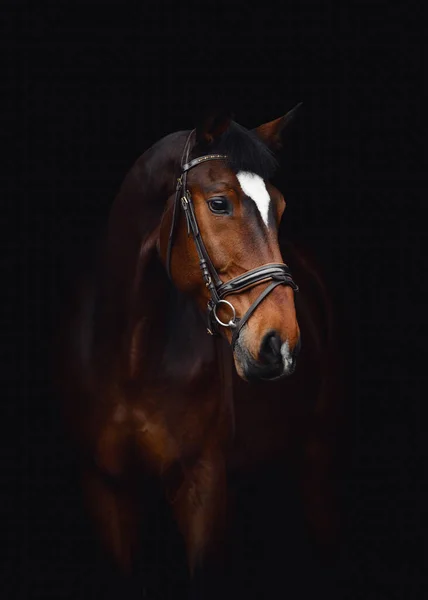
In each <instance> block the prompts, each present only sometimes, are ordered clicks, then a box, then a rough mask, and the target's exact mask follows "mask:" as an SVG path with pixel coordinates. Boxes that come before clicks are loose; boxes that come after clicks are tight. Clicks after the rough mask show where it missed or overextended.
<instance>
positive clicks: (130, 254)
mask: <svg viewBox="0 0 428 600" xmlns="http://www.w3.org/2000/svg"><path fill="white" fill-rule="evenodd" d="M297 108H298V107H296V108H294V109H292V110H291V111H289V112H287V113H286V114H285V115H284V116H282V117H280V118H278V119H275V120H273V121H270V122H267V123H264V124H262V125H260V126H258V127H255V128H253V129H247V128H245V127H243V126H242V125H240V124H238V123H237V122H236V121H234V120H233V119H234V116H233V115H232V114H231V113H230V112H229V111H227V110H223V109H222V110H220V109H217V110H213V111H211V112H209V113H207V114H206V115H205V116H204V117H203V118H200V119H199V120H197V122H196V123H195V127H194V129H192V130H181V131H177V132H174V133H171V134H169V135H166V136H165V137H163V138H162V139H160V140H159V141H157V142H156V143H154V144H153V145H152V146H151V147H150V148H149V149H147V150H146V151H145V152H144V153H143V154H142V155H141V156H140V157H139V158H138V159H137V160H136V162H135V164H134V165H133V166H132V168H131V169H130V171H129V172H128V174H127V175H126V177H125V179H124V182H123V184H122V186H121V188H120V190H119V192H118V194H117V196H116V198H115V200H114V203H113V206H112V208H111V211H110V215H109V219H108V223H107V227H106V233H105V237H104V239H103V242H102V244H101V246H100V249H99V251H98V253H97V254H96V258H95V259H94V264H95V267H94V269H93V271H91V272H90V274H89V275H88V276H82V278H81V280H80V281H79V282H78V284H76V286H75V294H74V296H73V297H70V298H69V301H68V304H67V308H66V311H65V316H64V319H63V325H64V326H63V328H62V329H61V335H60V343H59V346H58V353H57V356H58V369H57V370H58V373H59V382H60V389H61V397H62V403H63V408H64V417H65V420H66V425H67V428H68V431H69V434H70V439H71V441H72V444H73V448H74V449H75V451H76V456H77V458H78V461H79V465H80V468H81V473H82V489H83V493H84V495H85V498H86V502H87V507H88V510H89V513H90V514H91V516H92V518H93V522H94V524H95V527H96V529H97V531H98V534H99V537H100V540H101V541H102V543H103V544H104V547H105V548H106V549H107V551H108V552H109V553H110V555H111V556H112V558H113V560H114V561H115V564H117V565H118V567H119V569H120V570H121V572H123V573H124V574H125V575H127V576H132V573H134V572H135V570H136V568H137V566H136V565H137V562H138V561H137V557H138V552H139V548H140V546H141V543H142V541H141V537H142V538H144V532H145V529H146V528H145V523H146V524H147V523H148V521H149V520H150V514H147V513H145V509H144V507H145V506H146V505H147V504H146V500H148V498H149V497H150V494H151V493H152V490H153V489H154V487H155V486H157V489H159V490H160V492H161V498H162V501H163V502H164V503H165V506H167V507H168V511H169V513H168V514H170V515H171V518H172V519H173V521H174V523H175V524H176V526H177V528H178V531H179V532H180V535H181V539H182V540H183V547H184V549H185V560H186V564H187V569H188V577H189V582H190V583H189V590H190V591H189V593H190V596H191V597H192V598H208V597H209V596H210V593H211V592H212V590H213V589H214V588H215V586H214V582H216V581H218V580H220V579H221V578H220V573H221V572H222V566H221V565H222V564H223V562H222V561H224V557H225V556H226V555H227V551H226V549H225V547H226V546H227V538H228V531H229V529H230V527H229V524H230V522H231V521H232V522H233V498H232V496H233V493H232V491H231V490H232V488H233V482H234V481H239V478H240V477H243V478H245V477H250V478H251V477H252V476H253V477H256V478H257V476H258V475H257V474H258V473H262V472H263V470H264V469H267V468H268V467H269V465H271V466H272V465H274V467H273V468H274V469H277V472H278V473H281V476H280V478H281V477H282V474H284V473H287V472H290V473H291V472H293V473H294V472H295V473H297V477H296V482H297V487H298V489H299V494H300V496H299V497H300V498H301V502H302V505H303V507H304V513H305V515H306V521H307V523H308V526H309V527H310V529H311V531H312V532H313V535H314V539H315V540H317V542H316V543H319V544H320V545H321V547H328V546H329V544H330V543H331V542H332V540H334V539H335V536H336V535H337V530H338V512H337V509H336V508H335V501H334V486H333V485H332V469H333V465H334V440H335V436H336V433H337V423H338V414H339V412H340V409H339V408H338V407H340V405H341V400H342V394H341V391H340V386H339V385H338V381H339V376H338V375H339V366H338V365H339V362H338V352H337V346H336V341H335V320H334V316H333V311H332V306H331V300H330V298H329V294H328V290H327V286H326V284H325V282H324V280H323V277H322V275H321V274H320V269H319V268H318V266H317V265H316V263H315V261H313V259H312V258H311V256H310V255H309V254H308V253H307V252H306V253H305V250H303V249H302V248H300V247H298V246H297V245H296V244H293V243H290V242H287V241H284V240H281V239H280V238H279V236H278V231H279V226H280V224H281V221H282V218H283V214H284V211H285V208H286V202H285V199H284V196H283V194H282V193H281V192H280V191H279V189H277V188H276V187H275V186H274V185H273V184H272V183H271V181H270V180H271V179H272V177H273V175H274V174H275V172H276V170H277V168H278V159H277V155H278V152H279V151H280V150H281V148H282V146H283V143H284V139H285V138H286V132H287V131H288V125H289V124H290V123H291V122H292V121H293V119H294V117H295V114H296V111H297ZM285 260H286V261H287V262H284V261H285ZM88 261H89V259H88ZM231 507H232V508H231ZM231 514H232V516H230V515H231Z"/></svg>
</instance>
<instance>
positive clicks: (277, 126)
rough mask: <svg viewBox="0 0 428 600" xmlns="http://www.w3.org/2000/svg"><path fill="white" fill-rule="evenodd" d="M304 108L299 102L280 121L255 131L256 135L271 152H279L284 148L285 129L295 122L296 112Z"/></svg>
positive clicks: (266, 124) (276, 120) (257, 128)
mask: <svg viewBox="0 0 428 600" xmlns="http://www.w3.org/2000/svg"><path fill="white" fill-rule="evenodd" d="M301 106H302V102H299V104H297V105H296V106H295V107H294V108H292V109H291V110H290V111H288V113H287V114H285V115H284V116H282V117H279V119H275V120H274V121H269V123H264V125H259V127H256V128H255V129H253V131H254V133H256V134H257V136H258V137H259V138H260V139H261V140H262V141H263V142H264V143H265V144H266V146H268V147H269V148H270V149H271V150H274V151H278V150H281V148H282V135H283V133H284V130H285V128H286V127H287V126H288V125H289V124H290V123H291V122H292V121H293V120H294V118H295V116H296V112H297V111H298V109H299V108H300V107H301Z"/></svg>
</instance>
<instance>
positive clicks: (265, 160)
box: [210, 121, 278, 179]
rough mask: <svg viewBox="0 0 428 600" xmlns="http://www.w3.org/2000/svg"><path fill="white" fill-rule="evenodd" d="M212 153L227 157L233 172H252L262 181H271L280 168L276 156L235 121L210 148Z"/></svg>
mask: <svg viewBox="0 0 428 600" xmlns="http://www.w3.org/2000/svg"><path fill="white" fill-rule="evenodd" d="M211 152H212V153H216V154H225V155H227V162H228V164H229V166H230V168H231V169H233V171H235V172H238V171H251V172H253V173H256V174H257V175H260V177H262V179H270V178H271V177H272V176H273V174H274V173H275V170H276V168H277V167H278V163H277V160H276V158H275V156H274V155H273V153H272V152H271V151H270V150H269V148H268V147H267V146H266V145H265V144H264V143H263V142H262V141H261V140H260V138H259V137H257V135H256V134H255V133H254V132H253V131H251V130H249V129H246V128H245V127H242V125H239V124H238V123H235V121H232V122H231V124H230V126H229V128H228V129H227V130H226V131H225V132H224V133H223V134H222V135H221V136H220V137H219V138H218V139H217V140H215V142H214V143H213V144H212V145H211V146H210V153H211Z"/></svg>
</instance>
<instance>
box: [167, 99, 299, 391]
mask: <svg viewBox="0 0 428 600" xmlns="http://www.w3.org/2000/svg"><path fill="white" fill-rule="evenodd" d="M294 112H295V109H293V110H292V111H290V112H289V113H287V114H286V115H285V116H283V117H280V118H279V119H276V120H274V121H271V122H269V123H265V124H263V125H260V126H259V127H257V128H255V129H252V130H248V129H245V128H244V127H242V126H240V125H239V124H237V123H236V122H234V121H233V120H232V117H231V115H230V114H228V113H227V112H225V111H223V112H218V113H214V114H213V113H211V114H209V115H208V116H207V117H206V118H204V119H202V120H201V121H200V122H199V123H198V124H197V126H196V128H195V129H194V130H193V131H192V132H190V133H189V132H186V135H184V136H181V137H180V144H177V143H176V146H179V148H177V150H178V154H177V157H176V158H177V159H178V160H177V162H176V165H175V175H174V183H175V184H176V185H175V189H174V190H172V189H171V190H170V191H171V192H172V193H170V195H169V198H168V201H167V203H166V207H165V211H164V214H163V218H162V220H161V225H160V227H159V236H158V239H157V249H158V252H159V255H160V258H161V261H162V263H163V265H164V267H165V268H166V270H167V272H168V273H169V275H170V279H171V280H172V282H173V284H174V285H175V286H176V287H177V288H178V289H179V290H180V291H181V292H183V293H184V294H186V295H187V296H190V297H192V298H193V300H194V302H195V303H196V304H197V305H198V307H199V308H200V310H201V311H202V312H203V313H205V314H207V315H208V317H207V318H208V325H207V329H208V333H218V334H220V335H222V336H224V337H225V338H226V339H227V340H228V342H229V343H230V344H231V346H232V351H233V357H234V362H235V367H236V370H237V373H238V374H239V375H240V376H241V377H242V378H243V379H245V380H260V379H261V380H272V379H278V378H280V377H283V376H286V375H290V374H292V373H293V371H294V369H295V365H296V357H297V354H298V351H299V348H300V330H299V325H298V322H297V318H296V310H295V305H294V294H295V291H297V289H298V288H297V286H296V284H295V283H294V281H293V280H292V276H291V273H290V272H289V270H288V267H287V266H286V264H285V263H284V259H283V257H282V255H281V250H280V246H279V241H278V228H279V224H280V222H281V219H282V216H283V213H284V210H285V207H286V203H285V200H284V196H283V195H282V193H281V192H280V191H279V190H278V189H277V188H276V187H275V186H274V185H272V183H271V182H270V181H269V179H270V178H271V177H272V175H273V173H274V171H275V168H276V166H277V161H276V158H275V154H274V153H275V151H277V150H278V149H279V148H280V147H281V139H282V134H283V132H284V130H285V129H286V125H287V124H288V123H289V122H290V121H291V120H292V118H293V116H294Z"/></svg>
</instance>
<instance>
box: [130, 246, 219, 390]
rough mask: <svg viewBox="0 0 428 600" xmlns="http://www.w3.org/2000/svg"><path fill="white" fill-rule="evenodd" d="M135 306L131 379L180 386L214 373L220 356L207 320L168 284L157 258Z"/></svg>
mask: <svg viewBox="0 0 428 600" xmlns="http://www.w3.org/2000/svg"><path fill="white" fill-rule="evenodd" d="M134 307H135V313H134V315H133V316H132V319H131V322H130V327H129V333H128V336H127V344H126V361H127V371H128V373H129V377H130V379H132V380H138V381H140V382H143V381H144V382H146V383H148V382H156V381H158V382H159V381H162V382H163V383H167V382H169V383H171V384H174V385H180V384H186V383H190V382H195V381H197V380H198V379H204V378H205V377H209V376H210V375H211V373H212V369H213V368H215V364H216V355H215V348H214V343H213V340H212V338H211V337H210V336H209V335H208V334H207V332H206V327H205V324H204V320H203V316H202V315H201V314H200V312H199V310H198V309H197V307H196V306H195V305H194V303H193V302H192V301H191V299H189V298H188V297H186V296H184V295H183V294H182V293H180V292H179V291H178V290H176V288H175V287H174V286H173V285H172V283H171V282H170V281H169V280H168V278H167V275H166V273H165V270H164V267H163V266H162V265H161V264H160V261H159V259H158V257H157V256H154V257H153V258H152V261H151V265H150V267H149V268H148V269H147V272H146V277H145V280H144V283H143V284H142V285H141V286H139V288H138V289H136V294H135V300H134Z"/></svg>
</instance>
